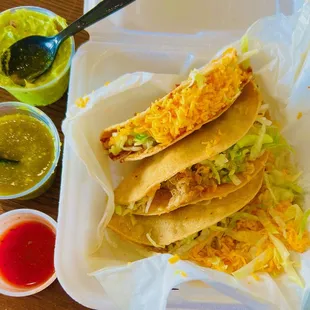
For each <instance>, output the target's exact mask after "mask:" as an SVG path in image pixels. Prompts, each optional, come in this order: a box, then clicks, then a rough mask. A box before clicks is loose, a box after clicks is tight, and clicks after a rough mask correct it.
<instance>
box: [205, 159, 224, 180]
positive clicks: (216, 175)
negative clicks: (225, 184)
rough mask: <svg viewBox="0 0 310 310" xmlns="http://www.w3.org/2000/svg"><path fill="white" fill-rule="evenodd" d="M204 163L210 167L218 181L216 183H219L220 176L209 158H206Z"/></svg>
mask: <svg viewBox="0 0 310 310" xmlns="http://www.w3.org/2000/svg"><path fill="white" fill-rule="evenodd" d="M205 163H206V164H207V165H208V166H209V167H210V168H211V170H212V172H213V175H214V177H215V179H216V181H217V182H218V184H221V177H220V175H219V173H218V171H217V169H216V167H215V165H214V163H213V162H212V161H211V160H206V161H205Z"/></svg>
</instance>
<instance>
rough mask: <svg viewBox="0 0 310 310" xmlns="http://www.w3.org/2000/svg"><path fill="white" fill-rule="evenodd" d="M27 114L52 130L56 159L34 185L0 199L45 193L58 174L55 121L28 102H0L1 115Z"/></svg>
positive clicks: (57, 139) (58, 149)
mask: <svg viewBox="0 0 310 310" xmlns="http://www.w3.org/2000/svg"><path fill="white" fill-rule="evenodd" d="M17 113H18V114H26V115H29V116H32V117H34V118H36V119H37V120H39V121H41V122H43V123H44V124H45V125H46V126H47V127H48V129H49V130H50V132H51V136H52V138H53V141H54V152H55V153H54V161H53V163H52V165H51V167H50V169H49V171H48V172H47V174H46V175H45V176H44V178H43V179H42V180H41V181H40V182H39V183H37V184H35V185H34V186H33V187H31V188H29V189H27V190H25V191H23V192H20V193H18V194H14V195H7V196H5V195H4V196H2V195H0V200H3V199H23V200H26V199H32V198H35V197H38V196H40V195H41V194H43V193H44V192H45V191H46V190H47V189H48V188H49V187H50V186H51V185H52V183H53V181H54V179H55V175H56V173H55V172H56V167H57V164H58V161H59V156H60V149H61V144H60V138H59V134H58V131H57V128H56V127H55V125H54V123H53V121H52V120H51V119H50V118H49V117H48V116H47V115H46V114H45V113H43V112H42V111H41V110H39V109H37V108H35V107H32V106H30V105H28V104H24V103H20V102H4V103H0V117H1V116H2V115H8V114H17Z"/></svg>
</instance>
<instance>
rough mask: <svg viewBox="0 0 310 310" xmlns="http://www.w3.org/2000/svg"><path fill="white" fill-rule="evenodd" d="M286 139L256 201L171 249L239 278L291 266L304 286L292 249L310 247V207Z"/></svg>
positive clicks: (286, 269) (169, 248)
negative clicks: (305, 202)
mask: <svg viewBox="0 0 310 310" xmlns="http://www.w3.org/2000/svg"><path fill="white" fill-rule="evenodd" d="M280 140H281V144H279V145H280V147H279V148H277V149H276V150H275V149H272V152H271V154H270V155H269V158H268V162H267V164H266V171H265V173H264V183H263V186H262V188H261V189H260V191H259V193H258V194H257V195H256V197H255V199H254V200H253V201H251V203H249V204H248V205H247V206H246V207H244V208H243V209H241V210H240V211H238V212H236V213H234V214H233V215H231V216H228V217H226V218H225V219H224V220H222V221H220V222H218V223H217V224H216V225H213V226H210V227H208V228H207V229H204V230H202V231H200V232H198V233H195V234H193V235H190V236H189V237H187V238H185V239H183V240H180V241H177V242H174V243H173V244H170V245H169V246H167V247H166V248H165V251H168V252H169V253H172V254H178V255H179V256H180V257H181V258H184V259H189V260H191V261H193V262H195V263H197V264H199V265H201V266H204V267H208V268H212V269H216V270H219V271H222V272H226V273H229V274H233V275H234V276H235V277H236V278H239V279H240V278H244V277H246V276H248V275H255V273H256V272H268V273H269V274H271V275H273V276H276V275H278V274H280V273H282V272H286V273H287V274H288V276H289V277H290V279H291V280H293V281H294V282H296V283H297V284H298V285H300V286H303V283H302V281H301V279H300V277H299V276H298V274H297V272H296V271H295V268H294V262H293V260H292V258H291V255H290V252H291V251H292V252H298V253H303V252H305V251H306V250H307V249H309V247H310V239H309V233H308V232H307V231H306V224H307V220H308V217H309V215H310V212H309V211H307V212H303V210H302V209H301V207H300V206H301V205H302V202H303V199H302V196H303V190H302V188H301V187H300V186H299V185H298V184H297V180H298V177H299V176H300V173H299V172H298V171H296V168H295V167H294V165H292V163H291V161H290V150H289V149H288V148H286V149H284V148H285V147H287V145H286V144H285V141H284V139H280ZM255 277H256V278H257V277H258V276H257V275H255Z"/></svg>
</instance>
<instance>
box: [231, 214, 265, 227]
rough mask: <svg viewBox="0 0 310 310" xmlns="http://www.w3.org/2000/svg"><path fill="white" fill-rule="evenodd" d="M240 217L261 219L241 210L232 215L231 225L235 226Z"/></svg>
mask: <svg viewBox="0 0 310 310" xmlns="http://www.w3.org/2000/svg"><path fill="white" fill-rule="evenodd" d="M240 219H248V220H254V221H259V219H258V217H257V216H256V215H253V214H250V213H246V212H241V211H240V212H237V213H235V214H234V215H233V216H232V218H231V220H230V223H229V227H235V225H236V222H237V221H238V220H240Z"/></svg>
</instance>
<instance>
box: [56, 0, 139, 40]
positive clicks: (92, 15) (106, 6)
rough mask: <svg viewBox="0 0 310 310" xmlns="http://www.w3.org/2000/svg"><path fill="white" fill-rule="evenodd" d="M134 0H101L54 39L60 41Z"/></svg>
mask: <svg viewBox="0 0 310 310" xmlns="http://www.w3.org/2000/svg"><path fill="white" fill-rule="evenodd" d="M134 1H135V0H103V1H101V2H100V3H99V4H97V5H96V6H95V7H94V8H93V9H92V10H90V11H89V12H88V13H86V14H85V15H83V16H81V17H80V18H79V19H78V20H76V21H75V22H73V23H72V24H71V25H69V26H68V27H67V28H65V29H64V30H63V31H61V32H60V33H59V34H58V35H56V36H55V39H56V40H57V41H58V43H60V42H62V41H64V40H66V39H67V38H68V37H70V36H73V35H75V34H76V33H78V32H80V31H82V30H83V29H85V28H87V27H89V26H91V25H92V24H94V23H96V22H98V21H99V20H101V19H103V18H105V17H107V16H109V15H111V14H113V13H114V12H116V11H118V10H120V9H122V8H124V7H125V6H127V5H129V4H130V3H132V2H134Z"/></svg>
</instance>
